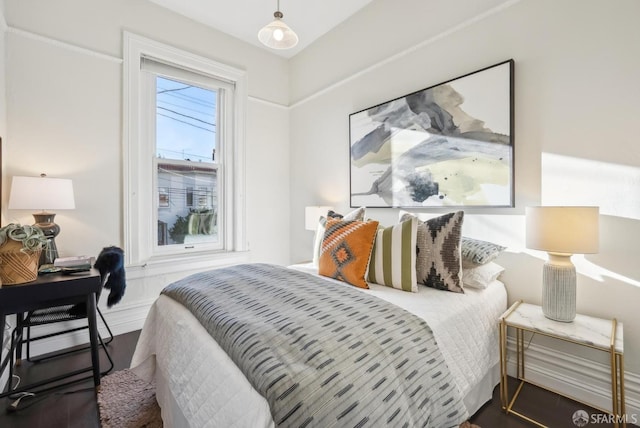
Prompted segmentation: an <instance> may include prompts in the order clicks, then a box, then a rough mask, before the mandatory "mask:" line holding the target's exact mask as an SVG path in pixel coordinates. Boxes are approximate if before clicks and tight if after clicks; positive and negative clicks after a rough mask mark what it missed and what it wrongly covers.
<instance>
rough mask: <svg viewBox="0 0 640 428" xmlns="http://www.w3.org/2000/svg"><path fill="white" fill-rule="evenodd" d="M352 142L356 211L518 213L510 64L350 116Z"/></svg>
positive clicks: (352, 193) (351, 175) (351, 173)
mask: <svg viewBox="0 0 640 428" xmlns="http://www.w3.org/2000/svg"><path fill="white" fill-rule="evenodd" d="M349 144H350V150H349V153H350V165H349V178H350V205H351V207H360V206H366V207H370V208H440V207H459V208H469V207H492V208H495V207H513V206H514V202H515V191H514V189H515V186H514V61H513V59H509V60H507V61H503V62H500V63H498V64H494V65H491V66H488V67H485V68H482V69H480V70H476V71H474V72H471V73H468V74H465V75H463V76H459V77H456V78H454V79H451V80H448V81H446V82H442V83H438V84H437V85H433V86H430V87H428V88H425V89H421V90H419V91H416V92H412V93H410V94H407V95H403V96H401V97H398V98H395V99H393V100H390V101H386V102H383V103H381V104H378V105H376V106H373V107H369V108H367V109H364V110H360V111H358V112H355V113H352V114H350V115H349Z"/></svg>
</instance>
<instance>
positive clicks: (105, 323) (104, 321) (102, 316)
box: [96, 306, 113, 345]
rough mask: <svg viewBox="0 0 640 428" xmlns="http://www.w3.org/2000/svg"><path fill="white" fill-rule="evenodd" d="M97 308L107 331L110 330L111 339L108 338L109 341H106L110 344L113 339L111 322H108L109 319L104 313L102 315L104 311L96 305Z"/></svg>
mask: <svg viewBox="0 0 640 428" xmlns="http://www.w3.org/2000/svg"><path fill="white" fill-rule="evenodd" d="M96 310H97V311H98V315H100V318H101V319H102V323H103V324H104V326H105V327H106V328H107V331H108V332H109V339H107V341H106V342H105V343H106V344H107V345H108V344H109V343H111V341H112V340H113V332H112V331H111V328H109V324H107V320H105V319H104V315H102V311H101V310H100V308H99V307H97V306H96Z"/></svg>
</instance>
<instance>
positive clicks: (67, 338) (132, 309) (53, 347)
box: [31, 300, 153, 356]
mask: <svg viewBox="0 0 640 428" xmlns="http://www.w3.org/2000/svg"><path fill="white" fill-rule="evenodd" d="M152 304H153V300H151V301H146V302H138V303H135V304H128V305H127V304H119V305H118V306H117V307H114V308H113V309H107V308H102V307H101V308H100V310H101V311H102V314H103V315H104V317H105V319H106V320H107V323H108V324H109V328H111V331H112V332H113V334H114V335H118V334H124V333H128V332H130V331H135V330H140V329H141V328H142V326H143V324H144V320H145V319H146V318H147V313H148V312H149V308H151V305H152ZM86 323H87V321H86V320H81V321H73V322H68V323H65V324H66V325H64V326H63V327H61V324H56V325H49V326H43V327H38V328H34V329H32V335H40V334H47V333H49V332H54V331H59V330H61V329H62V328H67V327H68V328H72V327H74V326H81V325H86ZM98 330H99V332H100V335H101V336H102V337H103V338H105V337H107V336H108V332H107V330H106V328H105V327H104V325H103V323H102V320H101V319H100V317H99V316H98ZM88 342H89V333H88V330H86V329H85V330H81V331H76V332H73V333H69V334H63V335H60V336H54V337H50V338H47V339H42V340H38V341H35V342H33V343H32V345H31V353H32V355H34V356H35V355H40V354H45V353H49V352H53V351H57V350H59V349H64V348H69V347H72V346H76V345H81V344H85V343H88Z"/></svg>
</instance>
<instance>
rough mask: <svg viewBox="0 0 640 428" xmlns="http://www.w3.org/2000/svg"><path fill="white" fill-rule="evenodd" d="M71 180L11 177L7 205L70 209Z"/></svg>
mask: <svg viewBox="0 0 640 428" xmlns="http://www.w3.org/2000/svg"><path fill="white" fill-rule="evenodd" d="M75 207H76V203H75V199H74V197H73V182H72V181H71V180H70V179H68V178H49V177H19V176H15V177H13V180H12V182H11V195H10V196H9V206H8V208H9V209H11V210H31V209H33V210H43V211H44V210H72V209H75Z"/></svg>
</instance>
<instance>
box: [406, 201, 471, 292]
mask: <svg viewBox="0 0 640 428" xmlns="http://www.w3.org/2000/svg"><path fill="white" fill-rule="evenodd" d="M412 217H413V218H416V217H415V216H414V215H412V214H409V213H405V214H404V215H403V216H402V218H401V219H400V220H401V221H405V220H407V219H409V218H412ZM463 219H464V211H458V212H455V213H448V214H444V215H441V216H439V217H435V218H431V219H429V220H427V221H425V222H422V221H420V222H419V223H418V257H417V262H416V271H417V272H416V275H417V277H418V283H420V284H424V285H426V286H427V287H433V288H437V289H439V290H447V291H453V292H455V293H464V289H463V288H462V280H461V276H462V257H461V254H460V249H461V240H462V221H463Z"/></svg>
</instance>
